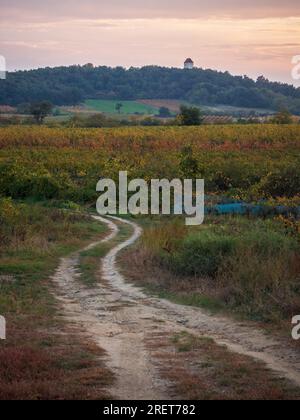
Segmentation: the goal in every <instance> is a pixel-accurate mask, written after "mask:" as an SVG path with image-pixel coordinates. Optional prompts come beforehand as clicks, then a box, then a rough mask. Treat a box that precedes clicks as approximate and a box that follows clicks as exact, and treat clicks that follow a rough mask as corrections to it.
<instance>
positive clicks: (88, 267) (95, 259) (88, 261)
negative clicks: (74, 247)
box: [78, 224, 132, 287]
mask: <svg viewBox="0 0 300 420" xmlns="http://www.w3.org/2000/svg"><path fill="white" fill-rule="evenodd" d="M131 231H132V228H131V226H129V225H123V224H122V225H119V233H118V235H117V236H116V237H115V238H114V239H113V240H111V241H110V242H107V243H103V244H99V245H97V246H95V247H94V248H92V249H89V250H88V251H83V252H81V253H80V259H79V267H78V268H79V271H80V273H81V276H80V279H81V281H82V282H83V283H84V284H85V285H86V286H88V287H93V286H95V285H96V284H97V282H98V280H99V270H100V263H101V258H103V257H105V256H106V255H107V254H108V252H109V251H110V250H111V249H112V248H113V247H114V246H116V245H118V244H119V243H121V242H123V241H125V240H126V239H128V237H129V236H130V234H131Z"/></svg>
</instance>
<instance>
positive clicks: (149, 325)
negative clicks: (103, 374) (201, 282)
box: [53, 216, 300, 400]
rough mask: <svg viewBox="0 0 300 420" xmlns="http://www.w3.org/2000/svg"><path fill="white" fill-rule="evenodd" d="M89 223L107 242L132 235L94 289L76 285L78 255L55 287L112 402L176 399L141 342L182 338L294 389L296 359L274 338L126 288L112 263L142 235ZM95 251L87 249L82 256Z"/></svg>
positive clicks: (298, 378) (298, 371)
mask: <svg viewBox="0 0 300 420" xmlns="http://www.w3.org/2000/svg"><path fill="white" fill-rule="evenodd" d="M95 218H96V219H97V220H98V221H99V222H101V223H105V224H107V225H108V227H109V229H110V230H111V233H110V234H109V235H108V237H107V238H106V239H104V241H105V242H108V241H110V240H112V239H113V238H115V237H116V235H117V233H118V225H119V224H120V223H125V224H129V225H130V226H131V227H132V231H133V234H132V236H131V237H130V238H129V239H128V240H126V241H125V242H122V243H120V244H119V245H117V246H115V247H113V249H112V250H111V251H110V252H109V253H108V255H107V256H106V257H104V258H103V260H102V264H101V271H100V273H99V279H100V280H99V285H98V286H97V287H95V288H92V289H91V288H87V287H86V286H85V285H83V284H82V283H81V282H80V273H79V272H78V268H77V267H78V261H79V253H77V254H74V255H72V256H71V257H69V258H64V259H62V260H61V263H60V265H59V267H58V269H57V271H56V273H55V275H54V277H53V281H54V282H55V284H56V286H57V290H58V291H59V298H60V300H61V301H62V303H63V305H64V310H65V314H66V316H67V318H68V320H69V321H71V322H72V323H73V324H74V326H77V327H80V330H81V332H82V333H83V334H85V335H86V336H89V337H90V338H92V339H93V340H94V341H95V342H96V343H97V344H98V345H99V346H100V347H102V348H103V349H105V350H106V352H107V364H108V366H109V367H110V368H111V369H112V371H113V372H114V373H115V376H116V381H115V383H114V385H113V389H110V390H109V391H110V393H111V394H112V395H114V397H115V398H116V399H125V400H126V399H127V400H128V399H137V400H139V399H150V400H151V399H158V400H160V399H177V398H180V395H174V394H173V393H172V391H171V386H170V384H169V383H168V381H167V380H165V379H164V378H161V376H160V372H159V369H158V366H157V363H155V360H154V358H153V357H152V354H151V351H150V350H149V348H148V347H147V345H146V342H147V340H149V337H153V336H157V337H159V336H162V337H163V336H165V335H167V334H170V333H174V334H176V333H178V332H182V331H186V332H189V333H191V334H194V335H201V336H203V335H204V336H208V337H211V338H213V339H214V340H215V342H216V343H217V344H222V345H226V346H227V347H228V348H229V349H230V350H232V351H234V352H237V353H239V354H243V355H247V356H251V357H252V358H254V359H257V360H260V361H263V362H265V363H266V365H267V366H268V368H270V369H271V370H273V371H275V372H276V373H278V375H279V376H281V377H284V378H287V379H290V380H291V381H292V382H293V383H294V384H296V385H298V386H300V357H299V354H297V352H296V351H295V352H294V351H293V350H292V349H289V348H283V346H282V343H280V342H279V341H277V340H276V339H275V338H270V337H269V336H266V335H265V334H264V333H263V332H261V331H259V330H256V329H254V328H253V327H252V326H250V325H248V324H247V323H241V322H235V321H233V320H230V319H228V318H225V317H221V316H211V315H209V314H207V313H206V312H205V311H203V310H201V309H198V308H192V307H185V306H181V305H176V304H174V303H171V302H169V301H166V300H162V299H158V298H151V297H148V296H147V295H145V294H144V292H143V291H142V290H140V289H139V288H137V287H136V286H134V285H132V284H129V283H128V282H126V279H124V278H123V276H122V275H121V274H120V272H119V270H118V267H117V263H116V258H117V256H118V254H119V253H120V251H121V250H122V249H124V248H126V247H128V246H130V245H132V244H133V243H134V242H135V241H136V240H137V239H138V238H139V236H140V235H141V228H140V227H139V226H137V225H136V224H134V223H132V222H129V221H125V220H122V219H118V218H110V219H104V218H101V217H96V216H95ZM104 241H102V242H104ZM97 244H98V243H93V244H91V245H90V246H89V247H88V249H90V248H92V247H93V246H96V245H97Z"/></svg>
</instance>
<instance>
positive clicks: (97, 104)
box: [85, 99, 158, 115]
mask: <svg viewBox="0 0 300 420" xmlns="http://www.w3.org/2000/svg"><path fill="white" fill-rule="evenodd" d="M119 103H120V104H122V105H123V106H122V108H121V114H137V113H138V114H150V115H152V114H156V113H157V111H158V108H155V107H153V106H150V105H146V104H142V103H139V102H136V101H121V100H105V99H103V100H100V99H88V100H87V101H85V105H86V106H87V107H88V108H90V109H93V110H95V111H99V112H104V113H106V114H118V111H117V110H116V105H117V104H119Z"/></svg>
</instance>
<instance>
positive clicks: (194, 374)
mask: <svg viewBox="0 0 300 420" xmlns="http://www.w3.org/2000/svg"><path fill="white" fill-rule="evenodd" d="M170 343H171V346H174V347H175V352H176V353H175V355H174V352H173V356H170V357H173V359H172V360H169V363H170V364H172V368H167V366H166V369H164V373H165V374H166V375H167V376H168V377H169V379H170V380H171V381H172V383H173V386H174V388H175V391H176V393H177V394H178V395H180V396H181V398H183V399H187V400H266V399H267V400H268V399H270V400H283V399H296V400H297V399H299V389H297V388H296V387H294V386H292V385H291V384H290V383H289V382H288V381H286V380H284V379H282V378H278V377H276V376H275V374H274V373H272V372H270V371H269V370H268V369H267V368H266V367H265V365H264V364H263V363H261V362H258V361H255V360H253V359H251V358H249V357H247V356H243V355H240V354H237V353H232V352H230V351H229V350H228V349H227V348H226V347H225V346H220V345H218V344H216V343H215V342H214V340H212V339H211V338H208V337H205V336H203V337H196V336H194V335H191V334H189V333H187V332H185V331H183V332H180V333H177V334H175V335H173V336H170V337H169V343H168V341H167V339H166V342H165V346H166V347H168V346H170ZM160 356H161V355H159V354H158V358H159V357H160ZM165 356H166V354H165ZM165 356H164V359H163V360H164V361H165V360H166V358H165Z"/></svg>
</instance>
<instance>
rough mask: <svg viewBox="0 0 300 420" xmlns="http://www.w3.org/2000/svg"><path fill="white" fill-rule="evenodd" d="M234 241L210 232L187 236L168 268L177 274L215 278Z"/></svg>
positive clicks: (231, 249) (230, 251)
mask: <svg viewBox="0 0 300 420" xmlns="http://www.w3.org/2000/svg"><path fill="white" fill-rule="evenodd" d="M234 249H235V240H234V239H233V238H231V237H230V236H220V235H216V234H214V233H211V232H206V231H203V232H200V233H197V234H195V235H191V236H188V237H187V238H186V239H185V240H184V241H183V243H182V246H181V248H180V250H179V251H177V252H176V253H174V254H173V255H172V257H171V258H170V261H169V263H170V267H171V268H172V270H175V271H176V272H178V273H182V274H185V275H194V276H211V277H215V276H216V274H217V271H218V267H219V264H220V263H221V261H222V258H224V257H225V256H228V255H231V254H232V253H233V251H234Z"/></svg>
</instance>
